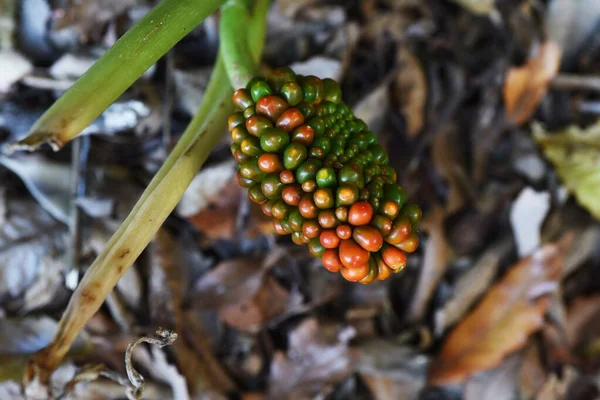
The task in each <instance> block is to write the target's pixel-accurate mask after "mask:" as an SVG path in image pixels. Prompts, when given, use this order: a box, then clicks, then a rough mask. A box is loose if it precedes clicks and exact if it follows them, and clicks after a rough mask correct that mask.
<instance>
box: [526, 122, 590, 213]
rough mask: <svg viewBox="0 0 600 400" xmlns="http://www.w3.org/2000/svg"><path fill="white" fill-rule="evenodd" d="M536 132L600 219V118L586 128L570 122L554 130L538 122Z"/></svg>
mask: <svg viewBox="0 0 600 400" xmlns="http://www.w3.org/2000/svg"><path fill="white" fill-rule="evenodd" d="M533 134H534V137H535V139H536V140H537V142H538V143H539V144H540V146H541V147H542V149H543V151H544V155H545V156H546V157H547V158H548V159H549V160H550V161H551V162H552V164H553V165H554V168H555V169H556V172H557V173H558V175H559V176H560V177H561V179H562V181H563V183H564V184H565V186H566V187H567V189H568V190H569V191H570V192H571V193H572V194H574V195H575V197H576V198H577V200H578V201H579V203H580V204H581V205H582V206H583V207H584V208H585V209H586V210H588V211H589V212H590V213H591V214H592V215H593V216H594V217H595V218H596V219H599V220H600V202H598V199H599V198H600V157H598V154H600V153H599V150H600V121H598V122H596V123H595V124H594V125H592V126H590V127H588V128H586V129H581V128H579V127H577V126H570V127H568V128H566V129H565V130H563V131H559V132H555V133H554V134H548V133H546V132H545V131H544V129H543V128H542V126H541V125H539V124H535V125H534V126H533Z"/></svg>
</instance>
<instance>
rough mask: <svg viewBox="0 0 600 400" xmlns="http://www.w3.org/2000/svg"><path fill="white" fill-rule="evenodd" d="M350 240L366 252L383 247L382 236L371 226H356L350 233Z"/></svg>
mask: <svg viewBox="0 0 600 400" xmlns="http://www.w3.org/2000/svg"><path fill="white" fill-rule="evenodd" d="M352 238H353V239H354V240H355V241H356V243H358V244H359V245H360V247H362V248H363V249H365V250H367V251H371V252H375V251H378V250H379V249H380V248H381V246H383V236H381V233H379V231H378V230H377V229H376V228H373V227H372V226H357V227H356V228H354V231H353V232H352Z"/></svg>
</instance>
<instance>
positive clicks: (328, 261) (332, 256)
mask: <svg viewBox="0 0 600 400" xmlns="http://www.w3.org/2000/svg"><path fill="white" fill-rule="evenodd" d="M321 261H322V262H323V266H324V267H325V269H327V270H328V271H331V272H338V271H339V270H340V268H343V265H342V262H341V261H340V256H339V254H338V251H337V249H327V250H325V252H324V253H323V256H322V257H321Z"/></svg>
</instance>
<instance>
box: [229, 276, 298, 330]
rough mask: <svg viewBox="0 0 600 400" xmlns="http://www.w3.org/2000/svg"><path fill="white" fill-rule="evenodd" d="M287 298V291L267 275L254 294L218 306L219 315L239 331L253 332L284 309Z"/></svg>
mask: <svg viewBox="0 0 600 400" xmlns="http://www.w3.org/2000/svg"><path fill="white" fill-rule="evenodd" d="M288 298H289V292H288V291H287V290H286V289H285V288H283V287H282V286H281V285H280V284H279V283H278V282H277V281H276V280H275V279H274V278H272V277H270V276H268V277H267V278H266V279H265V281H264V282H263V284H262V285H261V287H260V288H259V289H258V291H257V292H256V293H255V294H254V296H252V297H250V298H247V299H245V300H243V301H241V302H239V303H236V304H232V305H226V306H223V307H221V308H219V317H220V318H221V319H222V320H223V321H224V322H225V323H226V324H228V325H229V326H231V327H233V328H235V329H237V330H238V331H240V332H246V333H254V334H255V333H258V331H260V329H261V328H262V326H263V325H264V324H265V323H266V322H268V321H270V320H271V319H273V318H274V317H276V316H278V315H280V314H282V313H283V312H284V311H285V309H286V307H287V303H288Z"/></svg>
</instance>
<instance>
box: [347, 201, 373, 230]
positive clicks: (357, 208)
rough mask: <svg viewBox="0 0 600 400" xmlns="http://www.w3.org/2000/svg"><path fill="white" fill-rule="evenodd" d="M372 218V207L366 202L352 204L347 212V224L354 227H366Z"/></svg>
mask: <svg viewBox="0 0 600 400" xmlns="http://www.w3.org/2000/svg"><path fill="white" fill-rule="evenodd" d="M371 218H373V206H372V205H371V204H370V203H369V202H367V201H358V202H356V203H354V204H352V207H350V210H349V211H348V222H350V224H351V225H354V226H360V225H367V224H368V223H369V222H371Z"/></svg>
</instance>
